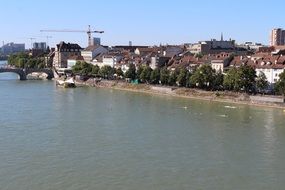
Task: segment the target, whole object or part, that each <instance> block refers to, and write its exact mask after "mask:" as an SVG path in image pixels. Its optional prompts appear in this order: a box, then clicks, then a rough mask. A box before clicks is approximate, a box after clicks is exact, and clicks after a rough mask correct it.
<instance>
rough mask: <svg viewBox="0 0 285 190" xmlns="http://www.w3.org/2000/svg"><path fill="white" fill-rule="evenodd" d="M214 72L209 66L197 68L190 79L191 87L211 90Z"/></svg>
mask: <svg viewBox="0 0 285 190" xmlns="http://www.w3.org/2000/svg"><path fill="white" fill-rule="evenodd" d="M214 74H215V70H213V69H212V67H211V66H210V65H207V64H204V65H202V66H201V67H199V68H198V69H197V70H196V71H195V72H194V73H193V75H192V76H191V77H190V83H191V85H192V86H196V87H198V88H201V89H207V90H210V89H212V88H213V82H214Z"/></svg>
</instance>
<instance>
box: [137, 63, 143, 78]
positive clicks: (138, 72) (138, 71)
mask: <svg viewBox="0 0 285 190" xmlns="http://www.w3.org/2000/svg"><path fill="white" fill-rule="evenodd" d="M143 70H144V67H143V66H142V65H140V66H139V67H138V69H137V71H136V76H137V79H140V76H141V73H142V72H143Z"/></svg>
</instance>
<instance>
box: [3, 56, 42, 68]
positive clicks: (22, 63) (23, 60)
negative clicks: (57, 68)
mask: <svg viewBox="0 0 285 190" xmlns="http://www.w3.org/2000/svg"><path fill="white" fill-rule="evenodd" d="M8 64H9V65H11V66H14V67H16V68H32V69H35V68H38V69H41V68H45V67H46V64H45V59H44V58H33V57H31V56H29V55H28V54H27V53H19V54H14V55H11V56H9V58H8Z"/></svg>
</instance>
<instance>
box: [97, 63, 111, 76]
mask: <svg viewBox="0 0 285 190" xmlns="http://www.w3.org/2000/svg"><path fill="white" fill-rule="evenodd" d="M99 73H100V75H101V76H102V77H103V78H105V79H110V78H113V75H114V69H113V68H112V67H111V66H110V65H104V66H103V67H102V68H101V69H100V71H99Z"/></svg>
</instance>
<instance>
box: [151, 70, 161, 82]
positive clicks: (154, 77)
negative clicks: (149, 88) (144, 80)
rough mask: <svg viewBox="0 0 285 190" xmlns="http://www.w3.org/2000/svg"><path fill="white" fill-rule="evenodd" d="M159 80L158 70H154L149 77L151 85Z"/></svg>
mask: <svg viewBox="0 0 285 190" xmlns="http://www.w3.org/2000/svg"><path fill="white" fill-rule="evenodd" d="M159 80H160V70H159V68H156V69H154V70H153V71H152V72H151V75H150V82H151V84H158V83H159Z"/></svg>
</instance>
